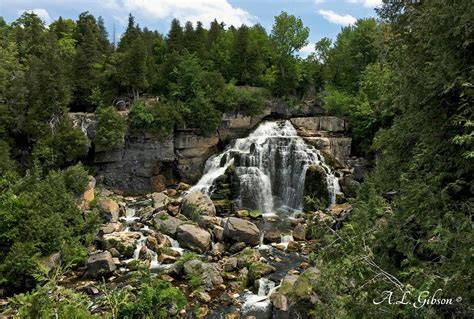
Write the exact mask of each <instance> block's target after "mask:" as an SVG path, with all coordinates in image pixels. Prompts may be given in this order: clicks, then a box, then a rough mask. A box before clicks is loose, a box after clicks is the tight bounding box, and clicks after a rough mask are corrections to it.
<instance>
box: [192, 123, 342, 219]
mask: <svg viewBox="0 0 474 319" xmlns="http://www.w3.org/2000/svg"><path fill="white" fill-rule="evenodd" d="M231 165H234V166H235V168H236V169H235V173H236V175H237V177H238V179H239V184H240V185H239V191H240V197H239V206H240V207H245V208H248V209H258V210H260V211H261V212H262V213H263V214H272V213H274V212H275V211H277V210H278V209H280V208H284V209H286V210H290V211H292V210H293V211H294V210H301V209H302V206H303V191H304V182H305V176H306V170H307V169H308V167H309V166H310V165H318V166H321V167H323V169H324V170H325V172H326V180H327V187H328V191H329V197H330V198H329V202H330V203H331V204H332V203H334V201H335V196H336V193H337V192H339V184H338V182H337V178H335V176H334V174H333V172H332V170H331V169H330V168H329V167H328V166H327V165H326V164H325V163H324V159H323V156H322V155H321V154H320V152H319V151H318V150H316V149H315V148H313V147H312V146H308V145H306V143H305V142H304V141H303V139H302V138H301V137H299V136H298V135H297V132H296V129H295V128H294V127H293V126H292V125H291V123H290V122H289V121H268V122H264V123H262V124H260V125H259V126H258V127H257V129H256V130H255V131H253V132H252V133H251V134H250V135H249V136H248V137H246V138H241V139H237V140H235V141H234V142H233V143H232V144H231V145H229V146H228V147H227V148H226V149H225V150H224V151H223V152H222V153H220V154H218V155H215V156H212V157H211V158H209V159H208V160H207V162H206V166H205V170H204V175H203V176H202V178H201V179H200V180H199V182H198V183H197V184H196V185H195V186H193V187H192V188H191V191H200V192H203V193H206V194H208V195H210V194H211V193H212V192H213V183H214V181H215V180H216V178H218V177H219V176H221V175H222V174H224V173H225V171H226V169H227V168H228V167H229V166H231Z"/></svg>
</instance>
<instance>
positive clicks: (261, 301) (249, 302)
mask: <svg viewBox="0 0 474 319" xmlns="http://www.w3.org/2000/svg"><path fill="white" fill-rule="evenodd" d="M279 287H280V286H276V285H275V282H273V281H271V280H270V279H267V278H260V279H259V280H258V292H257V294H254V293H252V292H250V291H246V293H245V294H244V296H243V299H244V304H243V305H242V310H243V312H244V313H245V312H247V311H251V310H256V309H260V310H262V309H266V308H268V307H269V306H270V296H271V294H272V293H273V292H274V291H275V290H276V289H278V288H279Z"/></svg>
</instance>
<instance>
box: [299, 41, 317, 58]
mask: <svg viewBox="0 0 474 319" xmlns="http://www.w3.org/2000/svg"><path fill="white" fill-rule="evenodd" d="M314 46H315V44H314V43H311V42H310V43H308V44H307V45H305V46H304V47H302V48H301V49H300V50H299V51H298V52H299V55H300V56H301V57H303V58H305V57H307V56H308V55H309V54H310V53H312V52H314Z"/></svg>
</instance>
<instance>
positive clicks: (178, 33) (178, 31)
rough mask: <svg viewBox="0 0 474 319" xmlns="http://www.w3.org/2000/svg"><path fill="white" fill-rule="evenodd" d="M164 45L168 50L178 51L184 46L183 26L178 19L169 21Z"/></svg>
mask: <svg viewBox="0 0 474 319" xmlns="http://www.w3.org/2000/svg"><path fill="white" fill-rule="evenodd" d="M166 45H167V47H168V51H170V52H171V51H177V52H180V51H181V50H182V49H183V48H184V34H183V28H182V27H181V24H180V23H179V20H178V19H173V20H172V21H171V28H170V31H169V33H168V36H167V37H166Z"/></svg>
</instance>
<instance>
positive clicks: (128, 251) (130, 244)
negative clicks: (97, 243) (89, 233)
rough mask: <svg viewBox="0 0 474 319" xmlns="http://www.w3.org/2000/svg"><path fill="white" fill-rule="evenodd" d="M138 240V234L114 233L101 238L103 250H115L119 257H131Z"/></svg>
mask: <svg viewBox="0 0 474 319" xmlns="http://www.w3.org/2000/svg"><path fill="white" fill-rule="evenodd" d="M139 238H140V233H138V232H115V233H111V234H105V235H104V236H103V243H104V246H105V249H110V248H115V249H117V250H118V251H119V252H120V254H121V255H123V256H125V257H132V256H133V252H134V251H135V248H136V242H137V240H138V239H139Z"/></svg>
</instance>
